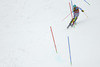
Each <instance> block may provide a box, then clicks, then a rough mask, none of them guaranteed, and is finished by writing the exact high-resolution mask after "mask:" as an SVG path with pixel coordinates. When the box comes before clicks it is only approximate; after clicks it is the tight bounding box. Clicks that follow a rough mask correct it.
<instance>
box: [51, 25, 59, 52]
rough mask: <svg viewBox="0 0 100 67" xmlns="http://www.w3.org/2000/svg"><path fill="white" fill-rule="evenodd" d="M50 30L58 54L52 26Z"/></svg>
mask: <svg viewBox="0 0 100 67" xmlns="http://www.w3.org/2000/svg"><path fill="white" fill-rule="evenodd" d="M50 30H51V34H52V38H53V42H54V46H55V50H56V53H58V52H57V47H56V43H55V39H54V35H53V31H52V27H51V26H50Z"/></svg>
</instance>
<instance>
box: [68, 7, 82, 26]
mask: <svg viewBox="0 0 100 67" xmlns="http://www.w3.org/2000/svg"><path fill="white" fill-rule="evenodd" d="M79 9H80V10H81V11H82V12H84V10H82V9H81V8H80V7H77V6H76V5H73V13H74V17H73V18H72V20H71V22H70V23H69V25H68V27H67V28H69V26H71V27H72V26H73V25H74V23H75V22H76V20H77V18H78V16H79Z"/></svg>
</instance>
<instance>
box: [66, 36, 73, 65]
mask: <svg viewBox="0 0 100 67" xmlns="http://www.w3.org/2000/svg"><path fill="white" fill-rule="evenodd" d="M67 38H68V46H69V56H70V64H71V65H72V58H71V49H70V42H69V36H68V37H67Z"/></svg>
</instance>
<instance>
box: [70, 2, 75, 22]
mask: <svg viewBox="0 0 100 67" xmlns="http://www.w3.org/2000/svg"><path fill="white" fill-rule="evenodd" d="M69 7H70V12H71V17H72V20H73V14H72V10H71V4H70V2H69ZM73 24H74V22H73Z"/></svg>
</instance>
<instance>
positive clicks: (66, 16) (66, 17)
mask: <svg viewBox="0 0 100 67" xmlns="http://www.w3.org/2000/svg"><path fill="white" fill-rule="evenodd" d="M69 15H70V13H69V14H68V15H67V16H66V17H65V18H64V19H63V20H62V21H64V20H65V19H66V18H67V17H68V16H69Z"/></svg>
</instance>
